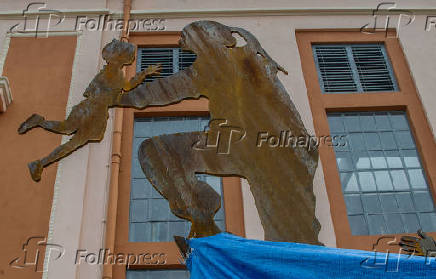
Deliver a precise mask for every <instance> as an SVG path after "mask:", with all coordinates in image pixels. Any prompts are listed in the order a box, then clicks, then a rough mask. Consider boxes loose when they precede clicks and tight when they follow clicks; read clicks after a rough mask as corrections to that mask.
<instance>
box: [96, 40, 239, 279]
mask: <svg viewBox="0 0 436 279" xmlns="http://www.w3.org/2000/svg"><path fill="white" fill-rule="evenodd" d="M179 36H180V34H179V33H178V32H163V33H162V32H159V33H155V32H150V33H140V34H135V33H131V35H130V38H129V40H130V42H132V43H134V44H136V45H138V46H139V47H138V52H137V62H136V63H135V65H132V66H130V67H128V68H127V71H126V72H127V76H130V77H132V76H134V74H135V72H137V71H140V70H143V69H145V68H146V67H148V66H149V65H153V64H157V63H161V64H162V66H163V68H164V69H163V71H162V74H161V75H160V76H156V77H153V78H162V77H165V76H169V75H171V74H172V73H175V72H177V71H179V70H182V69H184V68H186V67H188V66H189V65H191V64H192V63H193V61H194V60H195V55H194V54H192V53H188V52H183V51H181V50H180V49H179V48H177V43H178V40H179ZM157 46H162V47H157ZM153 78H152V79H150V81H152V80H153ZM208 121H209V113H208V101H207V99H205V98H200V99H199V100H184V101H182V102H180V103H177V104H172V105H168V106H158V107H149V108H146V109H145V110H141V111H140V110H135V109H131V108H125V109H123V128H122V132H121V135H122V138H121V154H122V156H121V161H120V172H119V178H118V181H119V186H118V189H117V193H118V194H117V195H118V198H117V200H116V204H112V205H111V204H110V205H109V206H116V209H117V218H116V228H115V239H114V247H115V253H122V254H124V255H128V254H133V255H141V254H144V253H145V254H146V255H148V256H150V255H151V256H153V255H158V257H157V258H153V259H156V260H154V263H152V262H153V259H152V260H150V261H148V262H149V263H140V264H134V265H130V267H129V268H127V267H126V265H120V264H117V265H111V266H108V267H106V266H105V268H106V269H109V271H107V270H105V272H107V273H110V272H111V273H112V278H117V279H118V278H119V279H126V278H127V279H151V278H173V279H176V278H177V279H179V278H181V279H184V278H189V274H188V272H187V271H186V270H184V266H183V265H182V264H181V262H180V254H179V250H178V248H177V246H176V244H175V243H174V240H173V235H182V236H183V235H184V236H187V234H188V232H189V229H190V228H189V226H190V223H189V222H185V221H184V220H182V219H179V218H177V217H176V216H174V215H172V214H171V212H170V210H169V206H168V202H167V201H166V200H165V199H163V198H162V197H161V196H160V194H159V193H157V192H156V191H155V190H154V188H153V187H152V186H151V185H150V184H149V183H148V180H147V179H146V178H145V176H144V174H143V172H142V170H141V168H140V165H139V162H138V160H137V148H138V146H139V144H140V143H141V142H142V141H143V140H144V139H146V138H148V137H152V136H157V135H160V134H168V133H176V132H188V131H201V130H204V127H205V126H206V125H207V123H208ZM198 177H199V178H200V179H202V180H205V181H206V182H207V183H209V184H210V185H211V186H212V187H213V188H214V189H215V190H216V191H217V192H218V193H219V194H220V195H221V197H222V204H221V206H222V207H221V209H220V210H219V211H218V212H217V214H216V215H215V221H216V223H217V225H218V227H220V228H221V229H222V230H226V231H229V232H231V233H233V234H236V235H240V236H244V235H245V232H244V221H243V208H242V192H241V185H240V179H239V178H238V177H223V178H220V177H215V176H209V175H205V174H199V175H198ZM150 263H151V264H150Z"/></svg>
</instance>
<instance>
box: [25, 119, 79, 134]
mask: <svg viewBox="0 0 436 279" xmlns="http://www.w3.org/2000/svg"><path fill="white" fill-rule="evenodd" d="M35 127H41V128H44V129H45V130H48V131H50V132H54V133H58V134H63V135H71V134H72V133H74V132H75V131H76V128H75V127H74V125H72V123H71V121H68V120H65V121H47V120H45V119H44V117H42V116H40V115H38V114H33V115H32V116H31V117H29V118H28V119H27V120H26V121H24V122H23V123H22V124H21V126H20V128H18V133H20V134H24V133H26V132H27V131H29V130H31V129H33V128H35Z"/></svg>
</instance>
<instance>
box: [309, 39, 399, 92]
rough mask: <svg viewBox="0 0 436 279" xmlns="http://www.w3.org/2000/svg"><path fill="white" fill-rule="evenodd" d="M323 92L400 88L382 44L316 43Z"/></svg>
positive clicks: (315, 53)
mask: <svg viewBox="0 0 436 279" xmlns="http://www.w3.org/2000/svg"><path fill="white" fill-rule="evenodd" d="M313 54H314V58H315V63H316V67H317V70H318V77H319V84H320V86H321V88H322V92H323V93H351V92H355V93H359V92H379V91H397V84H396V82H395V78H394V75H393V73H392V67H391V65H390V62H389V59H388V57H387V54H386V49H385V47H384V46H383V45H382V44H353V45H325V44H323V45H314V46H313Z"/></svg>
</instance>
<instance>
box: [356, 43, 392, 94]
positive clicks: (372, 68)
mask: <svg viewBox="0 0 436 279" xmlns="http://www.w3.org/2000/svg"><path fill="white" fill-rule="evenodd" d="M351 49H352V52H353V58H354V61H355V63H356V68H357V72H358V74H359V79H360V84H361V86H362V89H363V91H364V92H372V91H395V90H396V88H395V85H394V81H393V78H392V77H393V74H392V69H391V67H390V65H389V63H388V62H387V55H386V51H385V49H384V47H383V46H382V45H365V46H359V45H355V46H352V47H351Z"/></svg>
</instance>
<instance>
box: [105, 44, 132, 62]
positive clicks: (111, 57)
mask: <svg viewBox="0 0 436 279" xmlns="http://www.w3.org/2000/svg"><path fill="white" fill-rule="evenodd" d="M102 56H103V59H104V60H106V62H107V63H108V64H109V63H114V64H120V65H127V64H131V63H132V62H133V61H134V60H135V46H134V45H132V44H130V43H126V42H121V41H119V40H116V39H113V40H112V42H110V43H108V44H107V45H105V47H104V48H103V51H102Z"/></svg>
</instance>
